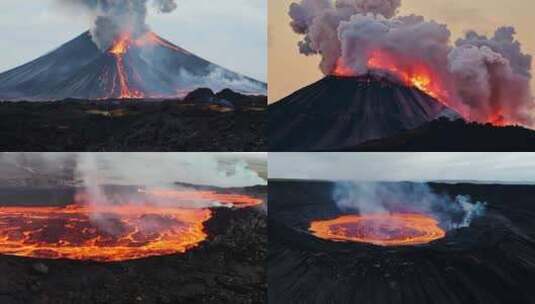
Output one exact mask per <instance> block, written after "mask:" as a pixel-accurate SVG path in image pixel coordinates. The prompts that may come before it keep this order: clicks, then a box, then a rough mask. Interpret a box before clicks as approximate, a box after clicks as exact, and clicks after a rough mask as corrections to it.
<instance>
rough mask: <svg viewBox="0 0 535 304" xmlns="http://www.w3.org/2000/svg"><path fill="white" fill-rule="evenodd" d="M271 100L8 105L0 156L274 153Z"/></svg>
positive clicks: (197, 94)
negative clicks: (268, 133) (269, 135)
mask: <svg viewBox="0 0 535 304" xmlns="http://www.w3.org/2000/svg"><path fill="white" fill-rule="evenodd" d="M266 102H267V99H266V97H265V96H246V95H241V94H238V93H234V92H232V91H230V90H224V91H222V92H220V93H217V94H214V93H213V92H211V91H209V90H207V89H199V90H197V91H194V92H192V93H191V94H190V95H188V96H187V97H186V98H185V99H184V100H180V101H179V100H169V101H90V102H88V101H80V100H66V101H56V102H0V149H1V150H4V151H12V152H16V151H24V152H42V151H46V152H55V151H58V152H59V151H61V152H73V151H74V152H84V151H91V152H100V151H109V152H122V151H128V152H152V151H158V152H166V151H175V152H176V151H195V152H202V151H266V149H267V148H266V140H265V135H264V128H265V115H266V114H265V112H266V111H265V108H266Z"/></svg>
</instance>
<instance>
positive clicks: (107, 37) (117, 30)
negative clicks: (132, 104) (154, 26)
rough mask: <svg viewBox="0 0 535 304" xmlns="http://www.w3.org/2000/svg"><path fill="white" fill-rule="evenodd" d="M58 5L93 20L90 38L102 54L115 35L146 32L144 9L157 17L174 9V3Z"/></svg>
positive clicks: (73, 0)
mask: <svg viewBox="0 0 535 304" xmlns="http://www.w3.org/2000/svg"><path fill="white" fill-rule="evenodd" d="M57 1H59V2H60V4H61V5H65V6H70V7H75V8H79V9H82V10H84V11H87V12H89V14H90V16H91V17H92V19H93V25H92V28H91V35H92V38H93V41H94V42H95V44H96V45H97V46H98V47H99V49H100V50H102V51H106V50H107V49H108V48H109V47H110V45H111V44H112V43H113V42H114V40H115V39H116V38H117V36H118V35H120V34H122V33H129V34H130V35H132V36H133V37H139V36H141V35H143V34H144V33H146V32H147V31H148V30H149V27H148V25H147V24H146V18H147V14H148V7H149V5H151V6H152V7H153V8H155V9H156V11H157V12H159V13H170V12H172V11H174V10H175V9H176V8H177V3H176V1H175V0H57Z"/></svg>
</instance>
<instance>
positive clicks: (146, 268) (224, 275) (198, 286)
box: [0, 186, 267, 304]
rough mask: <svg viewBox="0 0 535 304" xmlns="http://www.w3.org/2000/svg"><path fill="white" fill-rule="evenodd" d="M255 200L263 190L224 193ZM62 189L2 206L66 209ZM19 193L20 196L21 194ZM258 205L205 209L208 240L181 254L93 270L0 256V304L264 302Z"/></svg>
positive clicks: (13, 193)
mask: <svg viewBox="0 0 535 304" xmlns="http://www.w3.org/2000/svg"><path fill="white" fill-rule="evenodd" d="M227 191H241V192H242V193H248V194H250V195H255V196H257V197H263V198H265V196H266V191H267V190H266V187H263V186H259V187H251V188H244V189H241V190H239V189H232V190H228V189H227ZM74 192H75V191H74V190H73V189H71V188H69V187H68V186H66V187H62V188H58V189H57V191H55V194H51V191H50V189H43V188H40V189H34V190H33V191H28V190H27V189H26V190H24V191H22V190H21V187H20V186H19V187H17V186H10V187H8V188H2V189H0V193H1V194H2V195H1V196H2V198H3V200H4V201H6V199H5V198H9V197H12V198H17V199H16V200H14V199H12V200H9V203H10V204H13V203H15V202H16V201H19V200H20V197H21V195H24V196H26V197H27V198H28V199H27V201H28V204H31V205H36V204H38V201H39V199H40V200H41V204H43V203H42V201H44V200H45V199H48V200H53V201H54V202H55V203H56V204H58V203H67V202H68V201H69V200H68V199H67V197H68V196H72V194H73V193H74ZM24 193H25V194H24ZM262 208H265V206H259V207H251V208H242V209H229V208H216V209H213V217H212V218H211V219H210V220H209V221H208V222H207V223H206V226H205V227H206V232H207V234H208V235H209V236H208V239H207V240H206V241H204V242H202V243H201V244H200V246H199V247H197V248H194V249H192V250H190V251H188V252H186V253H184V254H176V255H170V256H160V257H151V258H145V259H140V260H133V261H124V262H115V263H96V262H89V261H72V260H47V259H33V258H25V257H15V256H0V272H1V273H2V276H0V303H2V304H15V303H21V304H22V303H24V304H26V303H36V304H41V303H43V304H44V303H54V304H64V303H65V304H67V303H69V304H70V303H78V304H84V303H88V304H89V303H90V304H97V303H102V304H108V303H117V304H123V303H124V304H131V303H148V304H153V303H154V304H160V303H162V304H167V303H173V304H174V303H265V299H266V292H267V283H266V277H265V256H266V251H267V231H266V229H267V227H266V213H265V211H264V210H262Z"/></svg>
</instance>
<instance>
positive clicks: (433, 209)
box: [333, 182, 486, 230]
mask: <svg viewBox="0 0 535 304" xmlns="http://www.w3.org/2000/svg"><path fill="white" fill-rule="evenodd" d="M333 199H334V201H335V202H336V204H337V206H338V207H339V208H340V209H341V210H342V211H349V212H355V211H356V212H359V213H360V214H373V213H389V212H416V213H424V214H428V215H433V216H434V217H435V218H436V219H438V220H439V222H440V224H441V226H442V227H443V228H445V229H448V230H449V229H456V228H462V227H468V226H470V224H471V222H472V220H473V219H474V218H475V217H477V216H479V215H481V214H482V213H483V212H484V210H485V205H486V203H482V202H475V203H472V201H471V199H470V197H468V196H463V195H458V196H456V197H455V198H454V199H452V198H450V197H448V196H446V195H440V194H437V193H434V192H433V191H432V190H431V188H430V187H429V186H428V185H426V184H414V183H353V182H339V183H337V184H336V185H335V187H334V190H333Z"/></svg>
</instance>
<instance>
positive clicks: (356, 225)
mask: <svg viewBox="0 0 535 304" xmlns="http://www.w3.org/2000/svg"><path fill="white" fill-rule="evenodd" d="M310 231H311V232H312V233H313V234H314V235H315V236H317V237H319V238H322V239H327V240H332V241H347V242H360V243H370V244H374V245H379V246H408V245H420V244H426V243H429V242H431V241H434V240H437V239H441V238H443V237H444V236H445V235H446V232H445V231H444V230H442V229H441V228H440V227H439V226H438V221H437V220H436V219H434V218H433V217H430V216H427V215H424V214H416V213H415V214H410V213H392V214H390V213H381V214H368V215H344V216H340V217H337V218H335V219H331V220H324V221H313V222H312V223H311V224H310Z"/></svg>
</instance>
